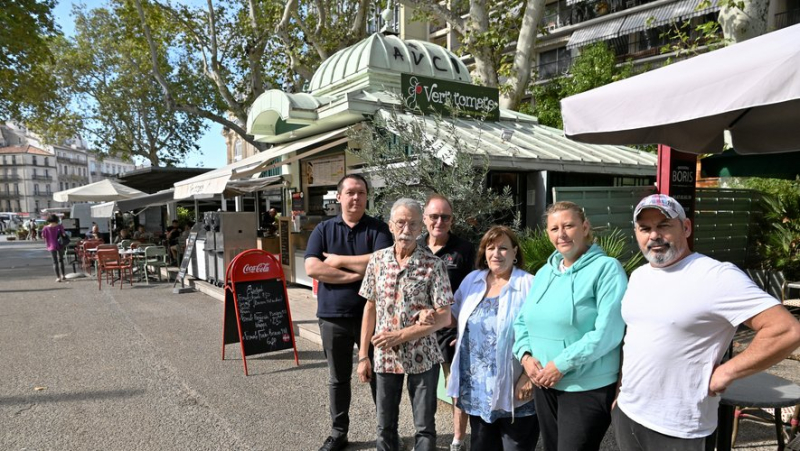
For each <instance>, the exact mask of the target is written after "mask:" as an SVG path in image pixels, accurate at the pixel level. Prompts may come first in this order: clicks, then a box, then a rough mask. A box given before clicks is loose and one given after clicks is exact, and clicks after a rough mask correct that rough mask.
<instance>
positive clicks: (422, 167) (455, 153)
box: [349, 109, 514, 243]
mask: <svg viewBox="0 0 800 451" xmlns="http://www.w3.org/2000/svg"><path fill="white" fill-rule="evenodd" d="M417 113H420V112H419V111H418V112H417ZM456 120H457V119H454V118H451V117H442V116H441V115H436V114H431V115H423V114H411V113H409V112H403V111H400V110H399V109H392V110H391V111H390V112H389V113H388V114H386V115H383V116H376V117H375V118H374V119H373V120H372V121H367V122H364V123H362V126H361V127H359V128H356V129H355V130H353V131H351V132H350V133H349V136H350V138H351V143H355V144H351V148H350V149H349V150H350V152H351V153H353V154H354V155H355V156H357V157H358V158H360V159H361V160H362V161H363V162H364V163H363V170H364V173H365V175H367V176H369V177H370V178H371V179H372V181H373V183H374V182H375V181H378V180H379V181H381V183H380V185H382V186H380V187H378V188H376V189H375V190H374V191H375V196H374V207H373V208H372V209H371V210H370V212H371V213H372V214H377V215H382V216H384V217H386V216H388V212H389V208H390V207H391V203H392V202H394V200H396V199H398V198H401V197H409V198H412V199H416V200H418V201H420V202H424V201H425V199H426V197H427V196H428V195H429V194H431V193H439V194H442V195H444V196H445V197H447V198H448V199H450V202H451V203H452V205H453V215H454V222H453V225H452V229H453V232H454V233H456V234H458V235H459V236H461V237H463V238H465V239H467V240H469V241H471V242H473V243H477V242H478V241H479V240H480V237H481V236H482V235H483V233H485V232H486V230H488V229H489V227H491V226H492V225H493V224H494V223H495V222H496V221H497V219H498V218H501V217H503V216H507V215H509V214H511V213H512V212H513V209H514V205H513V200H512V196H511V194H510V192H509V190H505V191H504V192H496V191H493V190H492V189H490V188H489V187H488V186H487V183H486V181H487V175H488V172H489V159H488V157H487V155H486V153H485V152H484V151H483V150H481V140H480V139H478V140H477V141H467V140H466V139H465V138H464V137H463V136H462V134H461V133H460V132H459V131H458V129H456V127H455V121H456ZM479 123H480V121H479Z"/></svg>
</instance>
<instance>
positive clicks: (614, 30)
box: [567, 0, 719, 49]
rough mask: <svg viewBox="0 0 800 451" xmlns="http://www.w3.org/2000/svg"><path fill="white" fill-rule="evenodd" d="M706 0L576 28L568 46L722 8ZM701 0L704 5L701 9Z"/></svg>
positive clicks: (686, 0)
mask: <svg viewBox="0 0 800 451" xmlns="http://www.w3.org/2000/svg"><path fill="white" fill-rule="evenodd" d="M578 1H581V0H575V1H574V2H573V3H577V2H578ZM705 1H706V0H679V1H676V2H672V3H668V4H666V5H661V6H657V7H655V8H649V9H645V10H640V11H635V12H632V13H631V14H628V15H626V16H622V17H617V18H614V19H610V20H606V21H603V22H599V23H596V24H593V25H589V26H587V27H585V28H582V29H578V30H575V32H574V33H572V36H571V37H570V39H569V42H568V43H567V48H568V49H573V48H576V47H583V46H586V45H589V44H592V43H594V42H597V41H603V40H608V39H611V38H615V37H618V36H624V35H627V34H631V33H636V32H639V31H642V30H646V29H650V28H656V27H660V26H662V25H666V24H669V23H675V22H680V21H685V20H688V19H691V18H692V17H697V16H702V15H703V14H708V13H712V12H715V11H719V6H718V5H717V0H711V1H710V2H708V3H705ZM701 3H702V4H703V6H704V7H703V8H700V9H698V7H699V6H700V5H701ZM637 9H638V8H637Z"/></svg>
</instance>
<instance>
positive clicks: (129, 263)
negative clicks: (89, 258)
mask: <svg viewBox="0 0 800 451" xmlns="http://www.w3.org/2000/svg"><path fill="white" fill-rule="evenodd" d="M95 258H96V260H97V289H98V290H101V289H102V280H103V273H105V274H106V283H109V284H111V285H112V286H113V285H114V271H118V272H119V288H120V290H121V289H122V284H123V282H122V280H123V278H124V277H125V273H126V272H127V273H128V278H129V281H130V284H131V286H133V260H131V259H128V258H122V257H121V256H120V255H119V251H118V250H117V249H109V248H106V249H98V250H97V255H96V256H95Z"/></svg>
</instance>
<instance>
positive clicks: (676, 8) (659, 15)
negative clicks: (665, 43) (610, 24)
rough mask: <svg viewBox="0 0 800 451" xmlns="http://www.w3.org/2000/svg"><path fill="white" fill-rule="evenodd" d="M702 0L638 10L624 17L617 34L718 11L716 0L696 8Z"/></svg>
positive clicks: (683, 0) (682, 1) (687, 0)
mask: <svg viewBox="0 0 800 451" xmlns="http://www.w3.org/2000/svg"><path fill="white" fill-rule="evenodd" d="M703 1H704V0H680V1H677V2H673V3H670V4H667V5H662V6H659V7H657V8H651V9H647V10H644V11H639V12H636V13H633V14H630V15H628V16H626V17H625V23H624V24H623V25H622V27H621V28H620V30H619V35H620V36H622V35H626V34H630V33H636V32H638V31H642V30H646V29H649V28H656V27H660V26H662V25H666V24H669V23H675V22H680V21H684V20H688V19H691V18H692V17H697V16H702V15H703V14H708V13H710V12H714V11H718V10H719V6H717V0H711V2H709V3H708V5H707V6H706V7H705V8H702V9H697V8H698V7H699V6H700V3H701V2H703Z"/></svg>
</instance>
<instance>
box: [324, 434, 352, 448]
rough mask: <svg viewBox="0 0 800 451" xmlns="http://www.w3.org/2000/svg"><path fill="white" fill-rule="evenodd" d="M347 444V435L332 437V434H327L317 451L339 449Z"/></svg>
mask: <svg viewBox="0 0 800 451" xmlns="http://www.w3.org/2000/svg"><path fill="white" fill-rule="evenodd" d="M346 446H347V436H346V435H340V436H339V437H336V438H333V436H328V438H326V439H325V443H323V444H322V447H321V448H320V449H319V451H339V450H340V449H344V448H345V447H346Z"/></svg>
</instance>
